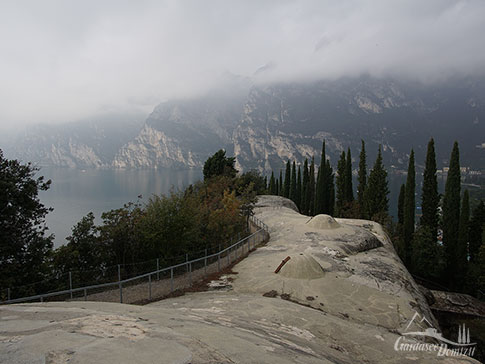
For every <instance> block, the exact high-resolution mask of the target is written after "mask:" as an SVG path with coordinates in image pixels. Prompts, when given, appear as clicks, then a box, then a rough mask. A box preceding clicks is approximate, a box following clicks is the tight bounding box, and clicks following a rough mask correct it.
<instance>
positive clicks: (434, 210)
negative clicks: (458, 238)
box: [420, 138, 440, 243]
mask: <svg viewBox="0 0 485 364" xmlns="http://www.w3.org/2000/svg"><path fill="white" fill-rule="evenodd" d="M421 201H422V202H421V207H422V212H423V215H422V216H421V220H420V223H421V226H428V227H429V228H430V230H431V232H432V234H433V243H435V242H436V237H437V235H438V206H439V203H440V197H439V193H438V180H437V178H436V155H435V150H434V140H433V138H431V140H430V141H429V143H428V151H427V153H426V165H425V167H424V173H423V189H422V196H421Z"/></svg>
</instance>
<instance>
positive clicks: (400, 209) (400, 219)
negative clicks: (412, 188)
mask: <svg viewBox="0 0 485 364" xmlns="http://www.w3.org/2000/svg"><path fill="white" fill-rule="evenodd" d="M405 195H406V184H405V183H403V184H402V185H401V189H400V190H399V199H398V201H397V223H398V224H399V225H401V226H402V225H403V224H404V196H405Z"/></svg>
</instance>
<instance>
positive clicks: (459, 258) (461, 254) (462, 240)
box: [452, 190, 470, 291]
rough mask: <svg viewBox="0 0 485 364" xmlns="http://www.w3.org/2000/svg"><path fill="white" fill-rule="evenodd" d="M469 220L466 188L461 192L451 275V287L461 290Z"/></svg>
mask: <svg viewBox="0 0 485 364" xmlns="http://www.w3.org/2000/svg"><path fill="white" fill-rule="evenodd" d="M469 222H470V196H469V195H468V190H465V192H464V193H463V199H462V204H461V210H460V224H459V227H458V245H457V249H456V256H455V267H456V274H455V275H454V276H453V284H452V287H453V288H454V289H455V290H458V291H461V290H462V288H463V287H464V285H465V283H466V282H465V279H466V274H467V268H468V267H467V266H468V225H469Z"/></svg>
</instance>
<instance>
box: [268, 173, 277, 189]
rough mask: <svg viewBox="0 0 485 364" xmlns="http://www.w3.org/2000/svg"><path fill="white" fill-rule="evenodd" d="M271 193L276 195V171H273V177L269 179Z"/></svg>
mask: <svg viewBox="0 0 485 364" xmlns="http://www.w3.org/2000/svg"><path fill="white" fill-rule="evenodd" d="M269 193H270V194H272V195H276V194H277V193H276V184H275V180H274V172H273V171H271V177H270V179H269Z"/></svg>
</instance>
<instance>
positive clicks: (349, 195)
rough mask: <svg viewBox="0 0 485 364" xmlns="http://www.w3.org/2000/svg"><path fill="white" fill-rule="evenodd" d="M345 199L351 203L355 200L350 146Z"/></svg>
mask: <svg viewBox="0 0 485 364" xmlns="http://www.w3.org/2000/svg"><path fill="white" fill-rule="evenodd" d="M345 201H346V202H348V203H351V202H352V201H354V191H353V188H352V156H351V155H350V148H348V149H347V161H346V163H345Z"/></svg>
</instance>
